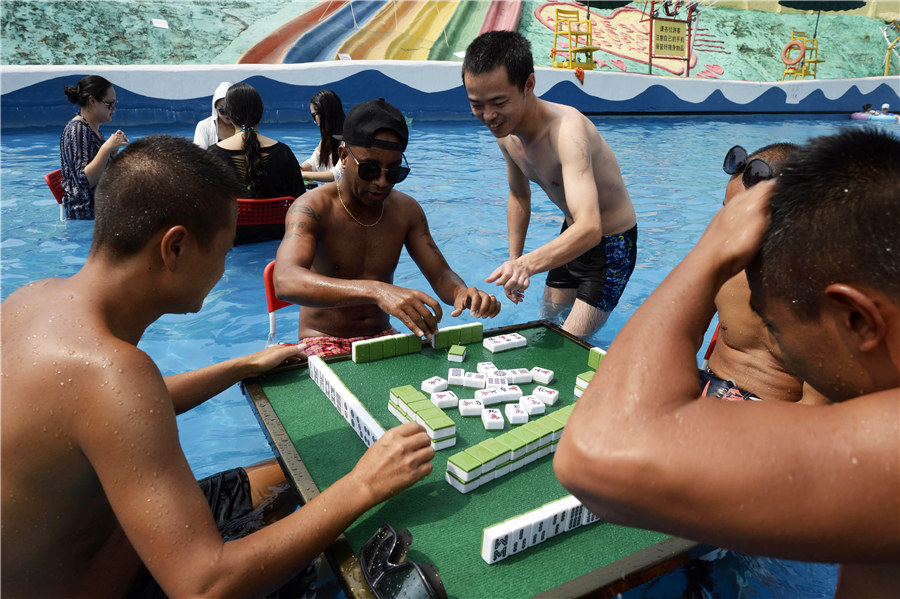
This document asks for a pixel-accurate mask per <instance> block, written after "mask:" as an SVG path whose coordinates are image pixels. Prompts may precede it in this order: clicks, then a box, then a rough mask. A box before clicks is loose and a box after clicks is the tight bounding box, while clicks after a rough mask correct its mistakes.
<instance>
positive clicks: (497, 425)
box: [481, 408, 505, 431]
mask: <svg viewBox="0 0 900 599" xmlns="http://www.w3.org/2000/svg"><path fill="white" fill-rule="evenodd" d="M481 423H482V424H484V430H486V431H499V430H503V425H504V424H505V421H504V420H503V414H502V413H501V412H500V410H498V409H496V408H485V409H483V410H482V411H481Z"/></svg>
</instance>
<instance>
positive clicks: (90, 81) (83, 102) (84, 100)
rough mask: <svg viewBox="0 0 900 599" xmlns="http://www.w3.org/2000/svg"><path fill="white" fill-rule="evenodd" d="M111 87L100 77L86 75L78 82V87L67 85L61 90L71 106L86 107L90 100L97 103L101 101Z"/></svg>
mask: <svg viewBox="0 0 900 599" xmlns="http://www.w3.org/2000/svg"><path fill="white" fill-rule="evenodd" d="M111 87H112V83H110V82H109V81H107V80H106V79H104V78H103V77H101V76H100V75H88V76H87V77H84V78H83V79H81V81H79V82H78V85H67V86H65V87H64V88H63V91H64V92H65V94H66V98H68V99H69V102H71V103H72V104H78V105H79V106H82V107H83V106H87V105H88V102H90V100H91V98H94V99H95V100H96V101H98V102H102V101H103V96H105V95H106V92H107V91H109V88H111Z"/></svg>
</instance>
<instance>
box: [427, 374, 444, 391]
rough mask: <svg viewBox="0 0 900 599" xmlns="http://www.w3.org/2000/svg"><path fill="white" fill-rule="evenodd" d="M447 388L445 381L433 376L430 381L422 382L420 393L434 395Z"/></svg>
mask: <svg viewBox="0 0 900 599" xmlns="http://www.w3.org/2000/svg"><path fill="white" fill-rule="evenodd" d="M446 388H447V379H445V378H442V377H439V376H433V377H431V378H430V379H427V380H424V381H422V391H424V392H425V393H436V392H437V391H443V390H444V389H446Z"/></svg>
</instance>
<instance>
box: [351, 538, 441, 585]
mask: <svg viewBox="0 0 900 599" xmlns="http://www.w3.org/2000/svg"><path fill="white" fill-rule="evenodd" d="M410 545H412V534H411V533H410V532H409V531H408V530H407V529H405V528H404V529H402V530H399V531H398V530H396V529H394V527H393V526H391V525H390V524H388V523H385V524H384V525H383V526H382V527H381V528H379V529H378V531H377V532H376V533H375V534H374V535H372V538H371V539H369V540H368V541H366V543H365V545H363V547H362V550H361V551H360V552H359V563H360V566H362V571H363V575H364V576H365V577H366V582H368V583H369V586H370V587H372V591H373V592H374V593H375V597H376V599H393V598H394V597H403V598H405V599H447V590H446V589H445V588H444V583H443V582H441V577H440V575H439V574H438V572H437V569H436V568H435V567H434V565H432V564H428V563H424V562H422V563H420V562H414V561H404V560H405V558H406V554H407V553H408V552H409V547H410Z"/></svg>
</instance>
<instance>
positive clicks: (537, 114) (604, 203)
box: [462, 31, 637, 337]
mask: <svg viewBox="0 0 900 599" xmlns="http://www.w3.org/2000/svg"><path fill="white" fill-rule="evenodd" d="M462 77H463V84H464V85H465V88H466V93H467V94H468V97H469V104H470V105H471V107H472V114H473V115H475V117H476V118H478V120H480V121H481V122H482V123H484V124H485V125H486V126H487V127H488V129H489V130H490V132H491V133H492V134H493V135H494V137H496V138H497V144H498V145H499V146H500V151H501V152H502V154H503V158H504V159H505V160H506V176H507V179H508V180H509V201H508V204H507V212H506V219H507V227H508V229H509V260H508V261H506V262H505V263H503V264H502V265H501V266H500V267H498V268H497V269H496V270H494V272H492V273H491V275H490V276H489V277H488V278H487V282H488V283H496V284H497V285H502V286H503V288H504V290H505V292H506V296H507V297H508V298H509V299H510V300H512V301H513V302H515V303H518V302H519V301H521V300H522V298H523V297H524V292H525V290H526V289H527V288H528V286H529V284H530V279H531V277H532V276H534V275H535V274H537V273H541V272H547V271H549V272H548V274H547V281H546V288H545V289H544V296H543V301H542V309H543V311H544V313H545V315H546V316H547V317H549V318H551V319H558V318H560V317H561V316H562V315H563V313H564V312H565V311H566V310H568V309H571V311H570V312H569V314H568V316H567V317H566V318H565V323H564V325H563V328H564V329H565V330H567V331H569V332H570V333H572V334H573V335H578V336H580V337H587V336H590V335H592V334H594V333H595V332H596V331H598V330H599V329H600V327H602V326H603V324H604V323H605V322H606V319H607V318H608V317H609V314H610V312H612V310H613V308H615V306H616V304H617V303H618V301H619V298H620V297H621V295H622V291H623V290H624V289H625V285H626V283H628V279H629V278H630V277H631V273H632V271H633V270H634V264H635V260H636V258H637V220H636V217H635V213H634V206H633V205H632V203H631V198H630V197H629V195H628V191H627V190H626V189H625V184H624V183H623V181H622V173H621V172H620V171H619V165H618V163H617V162H616V157H615V156H614V155H613V152H612V150H611V149H610V147H609V145H607V143H606V141H604V139H603V138H602V137H601V136H600V133H598V131H597V128H596V127H595V126H594V124H593V123H591V121H590V120H588V119H587V118H586V117H585V116H584V115H583V114H581V113H580V112H579V111H578V110H576V109H575V108H572V107H571V106H564V105H562V104H555V103H553V102H547V101H544V100H541V99H540V98H538V97H537V96H536V95H535V93H534V85H535V83H534V63H533V61H532V57H531V47H530V45H529V43H528V40H526V39H525V38H524V37H522V36H521V35H520V34H518V33H515V32H510V31H491V32H488V33H485V34H482V35H480V36H478V37H477V38H476V39H475V41H473V42H472V43H471V44H470V45H469V47H468V49H467V50H466V57H465V59H464V60H463V68H462ZM529 181H533V182H535V183H537V184H538V185H540V187H541V189H543V190H544V193H546V194H547V196H548V197H549V198H550V200H551V201H552V202H553V203H554V204H556V206H557V207H558V208H559V209H560V210H562V213H563V224H562V229H561V231H560V235H559V237H557V238H556V239H554V240H553V241H551V242H550V243H548V244H546V245H544V246H541V247H539V248H537V249H535V250H533V251H531V252H528V253H527V254H526V253H524V251H525V236H526V233H527V232H528V222H529V219H530V217H531V187H530V183H529Z"/></svg>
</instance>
